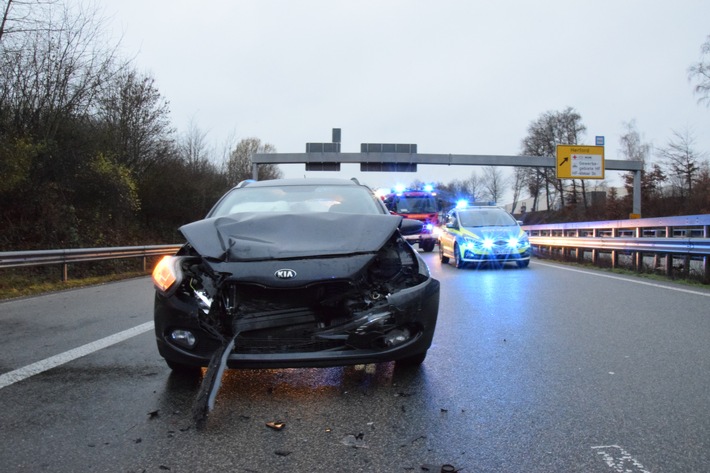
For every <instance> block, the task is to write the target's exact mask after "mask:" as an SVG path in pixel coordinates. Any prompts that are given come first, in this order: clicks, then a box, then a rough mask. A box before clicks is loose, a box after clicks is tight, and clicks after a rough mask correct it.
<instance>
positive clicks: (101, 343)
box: [0, 322, 153, 389]
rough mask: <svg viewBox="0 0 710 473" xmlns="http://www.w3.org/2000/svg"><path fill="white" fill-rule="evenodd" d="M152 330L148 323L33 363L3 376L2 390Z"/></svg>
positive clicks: (0, 376)
mask: <svg viewBox="0 0 710 473" xmlns="http://www.w3.org/2000/svg"><path fill="white" fill-rule="evenodd" d="M152 329H153V322H146V323H144V324H141V325H138V326H136V327H133V328H129V329H128V330H124V331H123V332H118V333H115V334H113V335H109V336H108V337H105V338H102V339H100V340H96V341H95V342H91V343H87V344H86V345H82V346H80V347H78V348H74V349H72V350H69V351H65V352H64V353H60V354H59V355H55V356H51V357H49V358H45V359H44V360H40V361H38V362H36V363H32V364H31V365H27V366H23V367H22V368H18V369H16V370H13V371H10V372H8V373H4V374H1V375H0V389H2V388H4V387H7V386H10V385H11V384H15V383H17V382H19V381H22V380H24V379H27V378H29V377H30V376H34V375H36V374H39V373H42V372H44V371H47V370H50V369H52V368H55V367H57V366H59V365H63V364H64V363H68V362H70V361H72V360H76V359H77V358H81V357H82V356H85V355H88V354H90V353H93V352H95V351H98V350H101V349H102V348H106V347H110V346H111V345H115V344H117V343H120V342H122V341H124V340H127V339H129V338H131V337H135V336H136V335H140V334H142V333H145V332H147V331H149V330H152Z"/></svg>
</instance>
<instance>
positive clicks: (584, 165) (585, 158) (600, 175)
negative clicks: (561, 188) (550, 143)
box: [555, 145, 604, 179]
mask: <svg viewBox="0 0 710 473" xmlns="http://www.w3.org/2000/svg"><path fill="white" fill-rule="evenodd" d="M555 167H556V169H557V179H604V147H603V146H586V145H557V166H555Z"/></svg>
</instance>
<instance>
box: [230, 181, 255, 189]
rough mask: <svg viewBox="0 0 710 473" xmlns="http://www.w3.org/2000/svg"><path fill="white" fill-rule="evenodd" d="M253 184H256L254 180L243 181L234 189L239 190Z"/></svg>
mask: <svg viewBox="0 0 710 473" xmlns="http://www.w3.org/2000/svg"><path fill="white" fill-rule="evenodd" d="M253 182H256V181H255V180H254V179H245V180H243V181H242V182H240V183H239V184H237V185H236V186H235V187H237V189H239V188H241V187H246V186H248V185H249V184H251V183H253Z"/></svg>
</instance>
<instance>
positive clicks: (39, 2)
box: [0, 0, 56, 43]
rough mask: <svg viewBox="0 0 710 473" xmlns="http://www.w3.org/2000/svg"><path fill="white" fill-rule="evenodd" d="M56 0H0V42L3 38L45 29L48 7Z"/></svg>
mask: <svg viewBox="0 0 710 473" xmlns="http://www.w3.org/2000/svg"><path fill="white" fill-rule="evenodd" d="M3 4H4V5H3ZM54 4H56V0H5V1H4V2H3V1H0V11H2V19H0V43H2V42H3V39H5V38H7V37H9V36H12V35H16V34H18V33H19V34H22V33H28V32H30V31H37V30H41V29H47V23H46V22H45V20H46V18H47V15H48V8H49V7H50V6H52V5H54Z"/></svg>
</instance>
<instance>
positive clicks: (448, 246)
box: [439, 211, 459, 257]
mask: <svg viewBox="0 0 710 473" xmlns="http://www.w3.org/2000/svg"><path fill="white" fill-rule="evenodd" d="M458 234H459V227H458V221H457V218H456V212H454V211H451V212H449V213H448V214H447V216H446V223H445V224H444V231H443V232H442V234H441V237H440V238H439V244H440V245H441V248H442V251H443V253H444V254H445V255H446V256H450V257H453V255H454V245H455V243H456V236H457V235H458Z"/></svg>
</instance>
